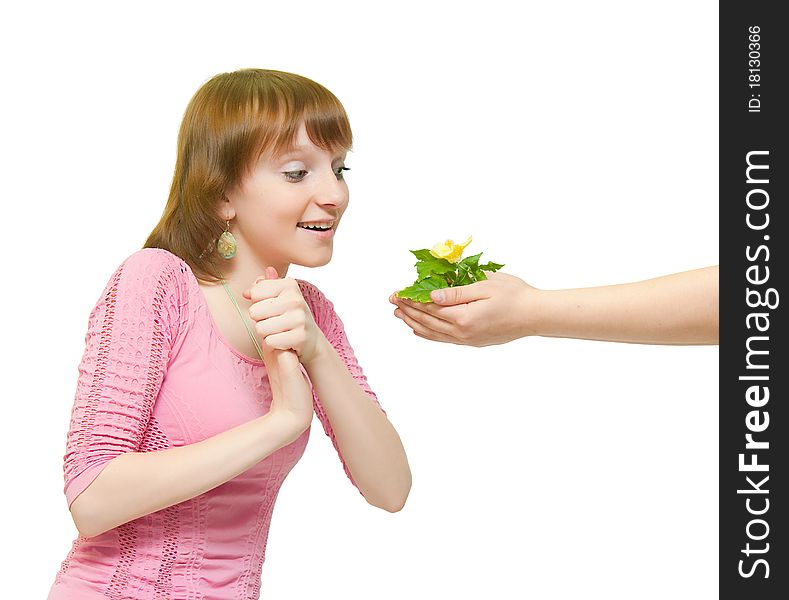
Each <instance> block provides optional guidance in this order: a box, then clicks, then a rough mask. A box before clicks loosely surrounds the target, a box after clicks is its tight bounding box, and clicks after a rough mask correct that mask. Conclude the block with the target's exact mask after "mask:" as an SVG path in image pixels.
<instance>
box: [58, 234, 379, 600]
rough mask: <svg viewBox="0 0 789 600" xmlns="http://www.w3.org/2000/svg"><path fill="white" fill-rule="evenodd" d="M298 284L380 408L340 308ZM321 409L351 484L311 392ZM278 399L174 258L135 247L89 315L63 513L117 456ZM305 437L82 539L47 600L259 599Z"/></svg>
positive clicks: (212, 431)
mask: <svg viewBox="0 0 789 600" xmlns="http://www.w3.org/2000/svg"><path fill="white" fill-rule="evenodd" d="M297 281H298V283H299V287H300V288H301V292H302V294H303V296H304V299H305V300H306V301H307V304H308V305H309V307H310V309H311V311H312V314H313V316H314V318H315V322H316V324H317V325H318V327H319V328H320V329H321V331H322V332H323V333H324V335H325V336H326V338H327V339H328V341H329V342H330V343H331V344H332V346H333V347H334V348H335V350H336V351H337V353H338V354H339V355H340V357H342V360H343V361H344V363H345V365H346V367H347V368H348V371H349V372H350V373H351V375H352V376H353V377H354V379H355V380H356V381H357V382H358V384H359V386H360V387H361V388H362V389H363V390H364V391H365V392H366V393H367V394H368V395H369V396H370V399H371V400H372V401H374V402H375V403H376V404H378V399H377V397H376V395H375V394H374V393H373V391H372V390H371V389H370V386H369V385H368V384H367V379H366V377H365V376H364V374H363V372H362V369H361V367H360V366H359V365H358V363H357V362H356V358H355V356H354V353H353V349H352V348H351V345H350V344H349V343H348V339H347V337H346V335H345V330H344V328H343V324H342V321H341V320H340V318H339V317H338V316H337V313H335V312H334V306H333V304H332V303H331V302H330V301H329V300H328V299H327V298H326V297H325V296H324V295H323V294H322V293H321V291H320V290H319V289H318V288H316V287H315V286H314V285H312V284H310V283H308V282H306V281H302V280H297ZM302 370H303V371H304V368H303V367H302ZM304 373H305V375H306V371H304ZM307 378H308V380H309V377H307ZM313 401H314V402H313V404H314V408H315V412H316V414H317V415H318V418H319V419H320V420H321V423H322V424H323V428H324V430H325V432H326V434H327V435H328V436H329V437H330V438H331V440H332V442H333V443H334V447H335V449H336V450H337V453H338V455H339V456H340V460H341V461H342V464H343V466H344V467H345V473H346V474H347V475H348V477H349V478H350V479H351V482H352V483H353V484H354V485H356V484H355V482H354V481H353V478H352V477H351V474H350V471H349V470H348V467H347V465H345V461H344V460H343V457H342V454H341V453H340V450H339V447H338V445H337V441H336V440H335V438H334V434H333V432H332V428H331V423H329V420H328V418H327V417H326V414H325V413H324V411H323V408H322V406H321V403H320V400H319V399H318V396H317V395H316V393H315V388H314V387H313ZM270 404H271V388H270V387H269V381H268V377H267V376H266V367H265V363H264V362H263V361H262V360H257V359H253V358H249V357H247V356H244V355H243V354H241V353H239V352H238V351H236V350H235V349H234V348H233V347H232V346H230V344H229V343H228V342H227V341H226V340H225V338H224V337H223V336H222V334H221V333H220V332H219V330H218V329H217V327H216V326H215V325H214V322H213V318H212V317H211V313H210V312H209V310H208V305H207V303H206V301H205V296H204V295H203V293H202V290H201V289H200V287H199V286H198V283H197V279H196V278H195V276H194V274H193V273H192V270H191V269H190V268H189V265H187V264H186V263H185V262H184V261H183V260H181V259H180V258H179V257H177V256H176V255H174V254H172V253H170V252H168V251H166V250H162V249H159V248H144V249H142V250H138V251H137V252H135V253H134V254H132V255H131V256H129V257H128V258H127V259H126V260H125V261H124V262H123V263H122V264H121V265H120V267H119V268H118V269H117V270H116V271H115V273H114V274H113V275H112V277H111V278H110V280H109V282H108V283H107V286H106V287H105V288H104V291H103V292H102V294H101V297H100V299H99V301H98V303H97V304H96V306H95V307H94V309H93V310H92V311H91V313H90V317H89V319H88V332H87V335H86V336H85V352H84V354H83V357H82V361H81V362H80V365H79V377H78V380H77V391H76V396H75V400H74V406H73V409H72V413H71V423H70V427H69V432H68V437H67V443H66V455H65V457H64V473H65V490H64V491H65V494H66V498H67V500H68V505H69V507H70V506H71V503H72V502H73V501H74V499H75V498H76V497H77V496H79V494H80V493H82V491H83V490H85V488H87V487H88V486H89V485H90V484H91V482H92V481H93V480H94V479H95V478H96V477H97V476H98V474H99V473H100V472H101V470H102V469H103V468H104V467H105V466H106V465H107V463H109V461H111V460H112V459H113V458H115V457H116V456H118V455H120V454H121V453H123V452H150V451H154V450H162V449H165V448H172V447H176V446H184V445H186V444H193V443H195V442H199V441H200V440H204V439H206V438H208V437H211V436H213V435H216V434H218V433H221V432H223V431H226V430H228V429H230V428H232V427H235V426H237V425H240V424H242V423H245V422H247V421H249V420H251V419H254V418H256V417H259V416H261V415H263V414H265V413H266V412H268V410H269V407H270ZM378 406H379V407H380V404H378ZM309 431H310V430H309V429H307V431H305V432H304V433H303V434H302V435H301V436H300V437H299V438H298V439H296V440H295V441H294V442H292V443H291V444H289V445H287V446H284V447H283V448H280V449H279V450H277V451H276V452H274V453H273V454H271V455H270V456H268V457H266V458H265V459H264V460H263V461H261V462H260V463H258V464H257V465H255V466H254V467H252V468H250V469H248V470H247V471H245V472H244V473H242V474H241V475H239V476H238V477H236V478H234V479H231V480H230V481H228V482H226V483H224V484H222V485H220V486H218V487H216V488H214V489H213V490H210V491H208V492H206V493H204V494H201V495H199V496H197V497H195V498H192V499H191V500H187V501H185V502H182V503H180V504H176V505H174V506H171V507H169V508H165V509H163V510H160V511H157V512H155V513H151V514H149V515H146V516H144V517H140V518H139V519H135V520H134V521H130V522H128V523H125V524H123V525H120V526H118V527H116V528H114V529H111V530H109V531H107V532H105V533H102V534H100V535H97V536H94V537H90V538H86V537H78V538H77V539H76V540H75V541H74V543H73V545H72V549H71V551H70V552H69V554H68V556H67V557H66V559H65V560H64V561H63V563H62V566H61V568H60V571H59V572H58V574H57V576H56V578H55V582H54V584H53V585H52V588H51V590H50V593H49V596H48V598H49V600H61V599H66V598H67V599H70V600H72V599H80V600H88V599H90V598H115V599H121V598H134V599H135V600H136V599H147V598H168V599H173V600H175V599H187V598H189V599H192V598H194V599H198V598H206V599H207V598H211V599H223V598H233V599H241V598H244V599H254V598H258V597H259V591H260V574H261V569H262V566H263V560H264V558H265V551H266V540H267V537H268V530H269V524H270V522H271V513H272V509H273V508H274V502H275V500H276V498H277V494H278V492H279V489H280V486H281V485H282V482H283V481H284V479H285V477H286V476H287V474H288V473H289V472H290V470H291V469H292V468H293V466H294V465H295V464H296V462H298V460H299V458H301V456H302V454H303V452H304V448H305V446H306V445H307V439H308V438H309Z"/></svg>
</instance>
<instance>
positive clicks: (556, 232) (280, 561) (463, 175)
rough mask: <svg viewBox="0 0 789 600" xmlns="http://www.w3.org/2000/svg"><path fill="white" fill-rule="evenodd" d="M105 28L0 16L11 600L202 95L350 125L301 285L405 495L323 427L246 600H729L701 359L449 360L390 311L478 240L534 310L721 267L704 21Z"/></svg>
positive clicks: (354, 11)
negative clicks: (319, 96) (260, 71)
mask: <svg viewBox="0 0 789 600" xmlns="http://www.w3.org/2000/svg"><path fill="white" fill-rule="evenodd" d="M122 6H123V7H122V8H121V7H119V5H117V4H115V3H99V2H95V3H87V2H73V1H72V2H67V3H55V2H51V3H40V2H39V3H36V2H30V3H25V4H24V8H14V9H8V8H4V9H2V11H3V14H2V15H0V23H1V24H0V29H1V31H0V50H2V58H1V59H0V60H2V73H3V84H2V87H3V89H4V91H3V94H2V98H1V99H0V103H2V111H0V119H2V163H1V164H2V170H3V198H4V207H5V217H6V219H5V221H6V226H5V228H4V230H5V243H4V244H3V245H4V247H5V256H6V261H5V264H6V269H5V277H3V278H2V279H3V284H2V285H3V294H2V301H3V307H2V308H3V315H4V322H5V326H6V335H5V340H6V343H5V347H6V353H5V356H6V359H5V360H4V361H3V370H4V373H3V398H4V402H3V406H4V415H3V416H4V421H5V424H6V426H5V433H4V435H3V436H2V444H3V447H2V456H3V471H4V477H3V479H4V486H3V487H4V488H5V492H4V494H3V496H2V500H1V501H2V510H3V520H4V527H3V529H4V537H5V541H4V543H3V544H2V552H3V553H4V554H5V555H6V556H5V557H4V558H3V561H2V562H3V564H4V565H5V567H7V568H8V569H9V571H8V572H7V574H6V575H5V576H4V578H3V579H4V582H3V585H4V589H5V590H6V594H7V595H8V596H9V597H12V596H13V597H15V598H44V597H45V596H46V594H47V592H48V590H49V587H50V585H51V583H52V581H53V579H54V576H55V573H56V572H57V570H58V568H59V566H60V561H62V560H63V559H64V558H65V556H66V553H67V551H68V549H69V547H70V544H71V541H72V539H74V537H75V535H76V529H75V527H74V525H73V523H72V521H71V519H70V516H69V513H68V510H67V507H66V501H65V498H64V496H63V492H62V483H63V476H62V458H63V453H64V450H65V439H66V438H65V436H66V431H67V428H68V419H69V415H70V410H71V405H72V402H73V396H74V392H75V389H76V387H75V386H76V380H77V365H78V363H79V360H80V358H81V355H82V351H83V349H84V345H83V344H84V342H83V338H84V335H85V331H86V327H87V318H88V314H89V311H90V309H91V308H92V307H93V305H94V304H95V302H96V300H97V299H98V295H99V294H100V292H101V291H102V289H103V288H104V286H105V284H106V282H107V280H108V279H109V277H110V275H111V274H112V272H113V271H114V270H115V268H116V267H117V266H118V265H119V264H120V262H121V261H122V260H123V259H125V258H126V257H127V256H128V255H129V254H131V253H132V252H134V251H135V250H137V249H139V248H140V247H141V246H142V243H143V242H144V240H145V238H146V237H147V235H148V233H149V232H150V231H151V229H152V228H153V227H154V225H155V224H156V223H157V221H158V219H159V217H160V215H161V211H162V209H163V207H164V204H165V200H166V197H167V193H168V189H169V184H170V178H171V177H172V170H173V166H174V159H175V142H176V135H177V131H178V127H179V124H180V119H181V116H182V115H183V111H184V109H185V108H186V104H187V102H188V101H189V99H190V97H191V96H192V94H193V93H194V92H195V91H196V90H197V88H198V87H199V86H200V85H202V83H204V82H205V81H206V80H207V79H208V78H210V77H211V76H212V75H214V74H216V73H219V72H222V71H229V70H235V69H238V68H243V67H263V68H272V69H277V70H283V71H290V72H295V73H299V74H301V75H304V76H307V77H310V78H311V79H314V80H316V81H318V82H320V83H321V84H323V85H325V86H326V87H328V88H329V89H330V90H332V91H333V92H334V93H335V94H336V95H337V96H338V97H339V98H340V100H341V101H342V102H343V104H344V106H345V108H346V109H347V111H348V114H349V116H350V119H351V124H352V127H353V131H354V139H355V144H354V152H352V153H350V154H349V158H348V160H347V166H349V167H351V169H352V170H351V171H350V172H348V173H347V178H348V181H349V186H350V189H351V204H350V206H349V209H348V211H347V212H346V214H345V217H344V220H343V227H342V228H341V231H340V235H338V237H337V238H336V240H335V242H334V243H335V253H334V258H333V259H332V262H331V263H330V264H329V265H327V266H325V267H323V268H320V269H315V270H310V269H306V268H303V267H298V266H293V267H292V268H291V270H290V271H289V276H291V277H300V278H304V279H307V280H309V281H312V282H313V283H315V284H316V285H318V286H319V287H320V288H321V289H322V290H323V291H324V293H325V294H326V295H327V296H328V297H329V298H330V299H331V300H332V301H333V302H334V303H335V306H336V308H337V311H338V313H339V314H340V316H341V317H342V319H343V321H344V322H345V326H346V330H347V333H348V336H349V339H350V341H351V343H352V345H353V346H354V349H355V351H356V354H357V356H358V358H359V361H360V363H361V364H362V366H363V368H364V370H365V373H366V375H367V376H368V379H369V382H370V384H371V386H372V387H373V389H374V390H375V391H376V393H377V394H378V396H379V398H380V400H381V402H382V404H383V405H384V407H385V408H386V409H387V412H388V414H389V417H390V419H391V421H392V422H393V423H394V424H395V426H396V427H397V429H398V431H399V433H400V435H401V437H402V439H403V442H404V445H405V448H406V451H407V453H408V456H409V460H410V463H411V468H412V471H413V489H412V492H411V495H410V497H409V500H408V502H407V504H406V506H405V508H404V510H402V511H401V512H399V513H396V514H389V513H387V512H385V511H382V510H379V509H376V508H374V507H372V506H370V505H368V504H367V503H366V502H365V501H364V499H363V498H362V497H361V496H360V495H359V493H358V492H357V491H356V489H355V488H354V487H353V486H352V485H351V484H350V482H349V481H348V480H347V479H346V477H345V475H344V474H343V471H342V468H341V465H340V462H339V460H338V458H337V456H336V453H335V452H334V450H333V448H332V447H331V444H330V442H329V440H328V438H326V437H325V436H324V435H323V432H322V429H321V428H320V424H319V423H318V422H317V421H315V423H314V425H313V430H312V436H311V442H310V445H309V447H308V449H307V452H306V454H305V456H304V458H303V459H302V461H301V462H300V463H299V464H298V465H297V466H296V467H295V469H294V470H293V472H292V473H291V475H290V476H289V477H288V479H287V480H286V482H285V484H284V486H283V488H282V491H281V493H280V496H279V499H278V501H277V506H276V509H275V511H274V519H273V523H272V526H271V532H270V536H269V541H268V549H267V559H266V562H265V564H264V567H263V590H262V597H264V598H270V599H289V598H311V597H318V596H321V597H326V598H343V599H347V600H351V599H368V598H370V597H375V598H378V599H380V600H385V599H402V598H458V599H461V598H463V599H465V598H540V599H552V598H562V599H564V598H576V597H592V598H623V599H630V598H634V597H637V598H642V599H643V598H661V599H662V598H666V597H672V598H694V599H703V598H716V597H717V577H718V569H717V550H718V533H717V519H718V501H717V482H718V456H717V437H718V406H717V403H718V363H717V361H718V348H717V347H715V346H713V347H654V346H653V347H650V346H639V345H628V344H613V343H604V342H591V341H574V340H562V339H545V338H532V339H523V340H519V341H517V342H514V343H511V344H508V345H504V346H495V347H487V348H469V347H459V346H452V345H446V344H439V343H435V342H428V341H425V340H422V339H420V338H417V337H416V336H414V335H413V334H412V333H411V331H410V329H408V328H407V327H406V326H405V325H404V324H403V323H402V322H401V321H400V320H398V319H396V318H395V317H393V316H392V311H393V308H394V307H392V306H391V305H390V304H389V303H388V301H387V297H388V296H389V294H390V293H391V292H393V291H394V290H396V289H399V288H401V287H404V286H405V285H407V284H410V283H411V282H412V281H413V279H414V275H415V270H414V268H413V256H412V255H411V254H410V253H409V252H408V250H409V249H416V248H423V247H429V246H432V245H433V244H434V243H436V242H438V241H441V240H443V239H446V238H453V239H455V240H461V239H465V237H466V236H468V235H470V234H471V235H473V236H474V241H473V244H472V245H471V246H470V247H469V250H468V252H469V253H471V251H473V253H477V252H484V254H483V261H485V260H493V261H496V262H501V263H506V266H505V268H504V271H505V272H510V273H513V274H516V275H518V276H519V277H522V278H523V279H525V280H526V281H528V282H530V283H531V284H533V285H535V286H537V287H541V288H547V289H556V288H562V287H584V286H594V285H605V284H612V283H621V282H627V281H636V280H641V279H647V278H650V277H655V276H659V275H662V274H666V273H671V272H676V271H682V270H687V269H692V268H697V267H702V266H707V265H711V264H716V263H717V262H718V206H717V205H718V132H717V127H718V90H717V88H718V57H717V46H718V44H717V42H718V15H717V10H718V8H717V3H715V2H710V1H703V2H702V1H697V2H690V3H689V2H686V1H683V2H678V1H666V2H662V3H661V4H660V5H655V4H645V3H637V2H581V1H579V2H530V3H525V2H503V1H497V0H488V1H486V2H479V3H474V4H471V3H465V2H452V3H449V2H446V3H444V2H425V1H422V2H409V1H400V2H398V3H396V4H387V5H384V4H381V3H373V2H368V3H363V2H348V1H344V2H336V3H333V2H326V1H321V2H311V1H310V2H307V1H299V2H285V1H282V2H276V3H274V2H262V1H260V0H258V1H256V2H249V3H246V2H225V3H221V4H220V3H216V2H211V3H199V2H191V3H177V2H156V3H147V2H136V3H134V4H124V5H122ZM681 302H682V299H678V303H681ZM217 401H219V399H217ZM12 591H14V592H16V593H14V594H11V592H12Z"/></svg>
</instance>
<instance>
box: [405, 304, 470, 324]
mask: <svg viewBox="0 0 789 600" xmlns="http://www.w3.org/2000/svg"><path fill="white" fill-rule="evenodd" d="M394 300H395V303H396V304H397V306H401V307H402V306H410V307H411V308H413V309H414V310H418V311H421V312H423V313H426V314H429V315H433V316H434V317H436V318H437V319H441V320H443V321H446V322H447V323H449V324H451V325H454V323H455V319H456V318H457V316H458V313H459V312H460V310H461V309H458V308H455V307H454V306H439V305H438V304H434V303H433V302H414V301H413V300H406V299H405V298H397V297H395V298H394Z"/></svg>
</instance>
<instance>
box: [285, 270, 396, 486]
mask: <svg viewBox="0 0 789 600" xmlns="http://www.w3.org/2000/svg"><path fill="white" fill-rule="evenodd" d="M297 281H298V282H299V287H300V288H301V292H302V295H303V296H304V299H305V300H306V301H307V304H308V306H309V307H310V309H311V310H312V316H313V318H314V319H315V323H316V325H318V328H319V329H320V330H321V331H322V332H323V334H324V335H325V336H326V339H327V340H328V341H329V343H330V344H331V345H332V347H333V348H334V349H335V350H336V351H337V354H338V355H339V356H340V358H341V359H342V361H343V363H345V367H346V368H347V369H348V372H349V373H350V374H351V377H353V378H354V379H355V380H356V383H358V384H359V387H361V388H362V390H364V392H365V393H366V394H367V395H368V396H369V397H370V400H372V401H373V402H375V404H376V405H377V406H378V408H380V409H381V411H382V412H383V413H384V414H386V411H385V410H384V409H383V408H382V407H381V403H380V402H378V396H376V395H375V392H373V390H372V389H371V388H370V385H369V384H368V383H367V377H365V375H364V372H363V371H362V367H361V366H360V365H359V363H358V361H357V360H356V355H355V354H354V352H353V348H352V347H351V344H350V342H348V336H347V335H346V334H345V327H344V325H343V322H342V320H340V317H339V315H338V314H337V313H336V312H335V310H334V304H333V303H332V302H331V300H329V299H328V298H326V296H324V295H323V292H321V291H320V290H319V289H318V288H317V287H315V286H314V285H312V284H311V283H309V282H307V281H303V280H301V279H299V280H297ZM313 398H314V403H313V404H314V407H315V414H316V415H318V419H320V422H321V424H322V425H323V430H324V431H325V432H326V435H327V436H329V438H330V439H331V441H332V444H333V445H334V449H335V450H336V451H337V455H338V456H339V457H340V461H341V462H342V466H343V469H345V474H346V475H347V476H348V479H350V480H351V483H352V484H353V485H354V486H356V489H359V486H357V485H356V482H355V481H354V480H353V476H352V475H351V471H350V470H349V469H348V465H347V464H346V463H345V459H344V458H343V456H342V452H340V447H339V445H338V444H337V439H336V438H335V437H334V431H333V430H332V427H331V423H330V422H329V418H328V417H327V416H326V412H325V411H324V410H323V406H322V405H321V402H320V399H319V398H318V396H317V394H314V395H313ZM360 493H361V490H360Z"/></svg>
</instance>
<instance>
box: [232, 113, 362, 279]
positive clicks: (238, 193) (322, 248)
mask: <svg viewBox="0 0 789 600" xmlns="http://www.w3.org/2000/svg"><path fill="white" fill-rule="evenodd" d="M295 143H296V146H297V150H296V151H294V152H291V153H289V154H283V155H281V156H277V157H273V156H271V155H267V154H264V155H263V156H261V158H260V160H258V162H257V163H256V164H255V165H253V167H252V169H251V171H250V173H249V175H248V176H247V177H246V178H245V179H243V180H242V182H241V183H240V185H238V186H236V188H235V189H233V190H231V191H230V192H229V193H228V194H227V197H228V199H229V200H230V204H231V206H232V207H233V208H234V210H235V223H234V227H232V228H231V231H232V232H233V235H234V236H236V237H240V240H239V251H240V250H241V248H242V247H243V248H249V250H250V251H251V252H252V253H253V254H254V256H255V257H256V258H257V259H258V260H259V261H260V263H261V264H262V265H273V266H275V267H277V269H278V271H279V272H280V276H282V273H283V268H284V269H286V268H287V265H289V264H291V263H294V264H298V265H303V266H306V267H317V266H321V265H325V264H326V263H328V262H329V261H330V260H331V256H332V250H333V238H334V234H335V232H336V230H337V225H338V223H339V221H340V218H341V217H342V214H343V213H344V212H345V209H346V207H347V206H348V184H347V183H346V182H345V180H344V178H343V168H344V166H345V154H346V153H345V152H344V151H342V152H340V153H339V154H336V155H332V154H330V153H329V152H326V151H324V150H321V149H320V148H318V147H317V146H315V145H314V144H313V143H312V142H311V141H310V139H309V137H308V136H307V130H306V128H305V127H304V124H303V123H302V125H301V127H300V129H299V132H298V134H297V136H296V140H295ZM305 225H320V226H329V229H328V231H325V232H320V231H310V230H309V229H307V228H306V227H305Z"/></svg>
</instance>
